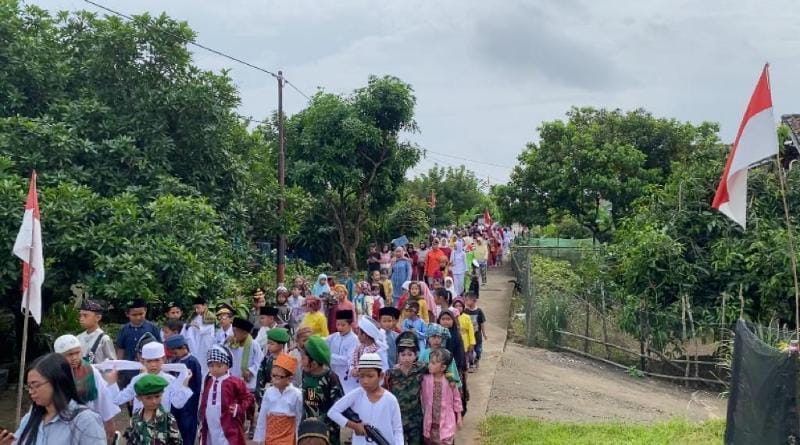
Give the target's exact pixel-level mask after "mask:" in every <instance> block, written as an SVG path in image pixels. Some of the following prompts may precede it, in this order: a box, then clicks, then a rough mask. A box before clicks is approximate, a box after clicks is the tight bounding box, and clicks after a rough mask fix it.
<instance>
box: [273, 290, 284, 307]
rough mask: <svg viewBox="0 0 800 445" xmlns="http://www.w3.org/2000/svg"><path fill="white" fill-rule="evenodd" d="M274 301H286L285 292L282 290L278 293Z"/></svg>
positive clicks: (282, 302) (279, 302)
mask: <svg viewBox="0 0 800 445" xmlns="http://www.w3.org/2000/svg"><path fill="white" fill-rule="evenodd" d="M275 302H276V303H278V304H284V303H286V294H285V293H284V292H281V293H279V294H278V295H276V296H275Z"/></svg>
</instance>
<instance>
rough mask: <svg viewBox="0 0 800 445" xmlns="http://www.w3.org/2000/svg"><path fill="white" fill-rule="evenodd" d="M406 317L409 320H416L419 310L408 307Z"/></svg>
mask: <svg viewBox="0 0 800 445" xmlns="http://www.w3.org/2000/svg"><path fill="white" fill-rule="evenodd" d="M406 318H408V319H409V320H416V319H417V311H416V310H415V309H412V308H408V309H406Z"/></svg>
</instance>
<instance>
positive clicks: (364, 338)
mask: <svg viewBox="0 0 800 445" xmlns="http://www.w3.org/2000/svg"><path fill="white" fill-rule="evenodd" d="M358 341H360V342H361V343H362V344H365V345H371V344H373V343H375V340H373V339H372V337H370V336H369V335H367V334H365V333H364V331H359V332H358Z"/></svg>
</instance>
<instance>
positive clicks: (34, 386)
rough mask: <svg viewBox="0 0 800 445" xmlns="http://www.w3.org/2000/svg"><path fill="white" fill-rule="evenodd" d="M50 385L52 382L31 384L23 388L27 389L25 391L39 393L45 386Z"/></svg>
mask: <svg viewBox="0 0 800 445" xmlns="http://www.w3.org/2000/svg"><path fill="white" fill-rule="evenodd" d="M48 383H50V382H30V383H28V384H27V385H25V386H23V388H25V391H28V392H31V391H38V390H39V388H41V387H42V386H44V385H47V384H48Z"/></svg>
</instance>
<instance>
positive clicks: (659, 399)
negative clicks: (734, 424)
mask: <svg viewBox="0 0 800 445" xmlns="http://www.w3.org/2000/svg"><path fill="white" fill-rule="evenodd" d="M725 406H726V400H725V399H722V398H720V397H718V396H717V395H716V394H711V393H708V392H704V391H691V390H685V389H683V388H682V387H679V386H675V385H671V384H669V383H665V382H662V381H659V380H654V379H649V378H637V377H631V376H629V375H628V374H627V373H626V372H625V371H622V370H618V369H615V368H611V367H608V366H605V365H603V364H601V363H597V362H594V361H591V360H587V359H584V358H581V357H576V356H574V355H571V354H561V353H557V352H552V351H548V350H544V349H538V348H525V347H522V346H519V345H515V344H508V345H507V347H506V350H505V352H504V354H503V357H502V360H501V363H500V365H499V367H498V370H497V375H496V376H495V382H494V386H493V387H492V394H491V400H490V402H489V413H490V414H506V415H511V416H521V417H534V418H538V419H547V420H566V421H575V422H599V421H610V420H613V421H622V422H640V423H646V422H650V421H654V420H665V419H669V418H673V417H682V418H687V419H689V420H696V421H697V420H706V419H713V418H720V417H724V416H725Z"/></svg>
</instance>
